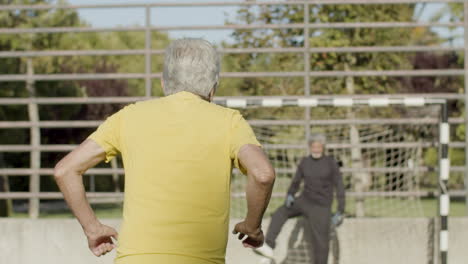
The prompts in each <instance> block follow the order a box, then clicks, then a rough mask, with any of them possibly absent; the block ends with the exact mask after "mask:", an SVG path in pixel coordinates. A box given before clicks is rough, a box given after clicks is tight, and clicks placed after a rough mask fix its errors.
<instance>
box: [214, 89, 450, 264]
mask: <svg viewBox="0 0 468 264" xmlns="http://www.w3.org/2000/svg"><path fill="white" fill-rule="evenodd" d="M217 103H219V104H222V105H226V106H228V107H232V108H238V109H239V110H240V111H241V112H243V114H244V116H246V118H247V119H248V120H249V121H250V123H251V125H252V127H253V129H254V131H255V133H256V136H257V138H258V139H259V141H260V142H261V143H262V144H263V146H264V149H265V151H266V152H267V154H268V156H269V158H270V160H271V161H272V163H273V165H274V167H275V169H276V172H277V181H276V184H275V190H274V193H273V196H272V199H271V203H270V206H269V208H268V210H267V213H266V214H265V216H266V218H269V216H270V214H271V213H272V212H273V211H274V210H276V209H277V208H278V207H279V206H281V205H282V204H283V202H284V198H285V195H286V192H287V189H288V187H289V184H290V182H291V178H292V176H293V175H294V173H295V170H296V166H297V164H298V162H299V160H300V159H301V158H302V157H303V156H305V155H307V154H308V147H307V143H306V142H307V138H308V136H309V135H310V134H311V133H315V132H320V133H323V134H325V135H326V136H327V145H326V154H328V155H332V156H334V158H335V159H337V160H338V161H339V163H340V166H341V172H342V175H343V179H344V183H345V187H346V194H347V195H346V216H347V217H346V219H345V222H344V224H343V225H342V226H341V227H340V228H338V229H335V230H331V238H332V239H331V249H330V258H329V263H345V264H346V263H360V264H364V263H432V261H433V259H434V258H435V257H440V258H441V263H446V262H447V251H448V231H447V230H448V229H447V225H448V223H447V216H448V213H449V196H448V191H447V181H448V178H449V170H450V168H449V166H450V162H449V158H448V143H449V134H450V133H449V125H448V113H447V105H446V101H445V100H442V99H431V98H418V97H412V96H409V97H395V96H392V97H377V96H376V97H367V98H363V99H362V98H359V99H356V98H351V97H330V98H324V97H321V98H313V97H302V98H301V97H297V98H276V97H268V98H260V99H236V98H233V99H224V100H220V101H217ZM305 108H309V109H310V116H307V117H306V118H305V119H304V109H305ZM307 112H308V111H307ZM285 120H287V121H285ZM245 183H246V181H245V177H241V176H240V175H238V172H234V176H233V179H232V182H231V190H232V200H231V208H232V210H231V218H241V217H243V216H244V215H245V212H246V202H245V197H244V190H245ZM431 196H432V197H433V198H430V197H431ZM434 197H437V198H438V199H435V198H434ZM334 208H335V206H334V207H333V209H334ZM436 208H437V209H436ZM436 216H437V217H436ZM291 221H295V225H294V228H293V230H292V231H290V232H289V238H288V240H287V241H286V242H285V243H284V246H283V247H284V248H283V252H284V254H282V256H280V257H279V259H278V260H277V263H283V264H293V263H310V260H309V259H310V253H309V252H308V250H307V248H308V247H307V245H306V243H307V241H306V240H305V239H304V235H305V234H304V224H303V223H304V222H303V221H301V219H300V218H299V219H295V220H291Z"/></svg>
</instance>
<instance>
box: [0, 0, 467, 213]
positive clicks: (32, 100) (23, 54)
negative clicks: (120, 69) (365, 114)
mask: <svg viewBox="0 0 468 264" xmlns="http://www.w3.org/2000/svg"><path fill="white" fill-rule="evenodd" d="M423 2H425V3H465V13H466V12H467V11H466V10H467V7H466V6H467V4H466V2H465V1H463V0H386V1H384V0H372V1H371V0H315V1H314V0H312V1H264V2H255V1H248V2H245V1H236V2H227V1H226V2H224V1H217V2H193V3H177V2H167V3H152V4H110V5H108V4H96V5H0V12H2V11H9V10H10V11H11V10H44V9H57V8H59V9H100V8H106V9H107V8H142V9H144V11H145V20H144V21H145V24H144V26H132V27H112V28H92V27H86V28H81V27H56V28H0V34H37V33H62V32H67V33H68V32H69V33H72V32H75V33H80V32H110V31H140V32H145V48H144V49H137V50H51V51H29V50H25V51H1V52H0V58H26V59H27V60H28V61H29V63H31V64H32V60H33V59H34V58H37V57H45V56H106V55H141V56H144V58H145V67H144V72H142V73H105V74H95V73H94V74H93V73H91V74H35V73H34V72H33V71H29V72H28V73H27V74H6V75H0V85H1V83H2V82H11V81H18V82H27V83H29V84H30V85H32V87H33V86H34V83H35V82H38V81H50V80H55V81H60V80H109V79H113V80H114V79H143V80H145V95H144V96H142V97H99V98H77V97H72V98H39V97H35V96H34V95H32V96H31V97H29V98H0V105H13V104H24V105H28V106H29V109H30V112H29V113H30V117H31V121H1V122H0V128H2V129H5V128H30V129H31V132H32V133H33V134H36V135H39V132H40V129H41V128H45V127H96V126H97V125H99V124H100V121H40V120H39V119H38V113H37V109H36V110H34V109H35V108H37V106H38V105H45V104H95V103H131V102H135V101H138V100H146V99H149V98H154V97H153V96H152V94H151V88H152V87H151V80H152V79H158V78H161V73H157V72H152V70H151V56H152V55H155V54H163V53H164V50H160V49H158V50H156V49H152V47H151V35H152V32H153V31H171V30H226V29H229V30H233V29H250V30H256V29H303V31H304V40H305V41H304V46H303V47H284V48H242V49H234V48H231V49H229V48H224V49H223V48H222V49H220V52H221V53H224V54H241V53H296V54H303V55H304V69H303V71H291V72H223V73H222V74H221V76H222V77H224V78H246V77H258V78H261V77H299V78H303V79H304V83H305V88H304V96H310V78H311V77H347V76H352V77H357V76H465V82H468V81H466V80H467V79H468V78H466V76H468V66H467V65H465V67H464V69H441V70H386V71H378V70H366V71H311V69H310V66H309V65H310V63H309V62H310V55H311V54H314V53H328V52H338V53H344V52H352V53H358V52H436V51H457V52H461V51H464V52H465V58H466V57H467V54H468V52H467V49H468V48H467V45H465V47H447V46H391V47H383V46H374V47H310V43H309V37H308V36H309V35H310V34H309V33H310V30H311V29H318V28H320V29H331V28H410V27H464V28H465V32H467V31H468V22H467V20H466V19H465V21H464V22H448V23H440V22H360V23H310V22H309V21H310V13H309V7H310V6H312V5H316V4H408V3H423ZM246 5H258V6H266V5H295V6H302V7H303V8H304V10H306V12H305V13H304V21H303V23H295V24H250V25H241V24H239V25H204V26H154V25H152V24H151V10H152V9H154V8H163V7H189V6H206V7H208V6H209V7H212V6H246ZM465 17H466V15H465ZM467 35H468V34H465V43H467V42H468V41H467ZM467 61H468V59H465V64H466V63H467ZM465 87H468V83H465ZM391 96H398V95H390V97H391ZM406 96H410V95H406ZM418 96H423V97H426V98H431V97H432V98H442V99H447V100H463V99H464V98H460V96H459V95H456V94H424V95H418ZM367 97H369V96H366V95H361V96H353V98H356V99H362V98H367ZM373 97H375V96H373ZM236 98H245V97H236ZM256 98H264V97H256ZM282 98H285V99H288V98H297V96H288V97H282ZM311 98H321V97H320V96H314V97H311ZM216 100H218V101H222V100H225V98H221V97H218V98H216ZM467 111H468V110H467ZM467 116H468V115H467ZM351 121H352V122H355V123H359V122H360V123H366V122H371V123H378V122H404V120H400V121H397V120H394V121H391V120H385V121H382V120H371V121H369V120H367V121H366V120H349V122H351ZM407 121H408V120H407ZM414 121H415V122H425V121H426V120H418V121H416V120H414ZM320 122H328V123H329V124H332V123H333V122H334V121H333V120H331V121H330V120H327V121H320V120H310V107H306V111H305V117H304V120H252V121H251V123H252V124H262V125H268V124H276V125H281V124H284V125H287V124H296V125H301V124H302V125H304V127H305V131H306V132H305V133H306V134H305V137H306V138H307V137H308V136H309V134H310V131H309V127H310V124H318V123H320ZM336 122H341V123H344V122H346V121H338V120H336ZM435 122H437V121H436V120H434V119H432V120H427V124H434V123H435ZM450 123H451V124H461V123H466V121H465V119H462V118H453V119H451V120H450ZM467 133H468V132H467ZM467 140H468V137H467ZM466 143H467V142H453V143H451V144H450V146H451V147H456V148H464V147H465V146H466ZM409 144H410V143H409ZM424 144H426V145H427V144H431V143H424ZM73 147H74V145H52V146H49V145H42V144H41V143H40V142H39V141H38V140H36V141H35V142H32V143H31V145H14V146H10V145H3V146H0V151H5V152H7V151H8V152H10V151H13V152H17V151H31V153H34V156H33V159H32V160H31V162H32V165H31V166H32V167H31V169H27V170H26V169H0V174H8V175H19V174H22V175H31V178H32V179H35V180H34V181H32V182H31V183H32V187H31V190H32V191H33V190H36V191H37V190H38V186H39V180H38V179H39V175H40V174H44V173H45V174H50V170H48V169H43V168H40V166H38V162H37V160H40V153H41V152H42V151H70V150H72V149H73ZM288 147H291V146H288ZM296 147H299V146H296ZM341 147H343V146H341ZM347 147H365V146H364V145H363V146H361V145H359V146H356V145H352V146H351V145H350V146H347ZM467 155H468V154H467ZM34 164H35V165H34ZM101 170H102V171H101ZM452 170H462V167H453V168H452ZM109 172H112V173H114V172H115V170H111V171H109V170H106V169H96V171H94V170H90V173H94V174H101V173H102V174H105V173H109ZM120 172H121V171H120ZM467 179H468V178H467ZM36 191H33V193H39V192H36ZM3 195H4V194H0V198H1V197H6V196H3ZM90 195H93V194H90ZM28 198H31V201H35V202H36V203H37V202H38V198H39V197H33V196H28ZM38 210H39V209H38V206H37V207H36V208H34V207H33V208H32V209H31V211H30V215H31V217H33V218H34V217H37V216H38Z"/></svg>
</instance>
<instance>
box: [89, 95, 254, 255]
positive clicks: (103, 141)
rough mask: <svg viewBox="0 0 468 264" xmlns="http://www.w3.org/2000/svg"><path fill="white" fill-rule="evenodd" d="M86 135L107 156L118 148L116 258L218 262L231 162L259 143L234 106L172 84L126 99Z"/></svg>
mask: <svg viewBox="0 0 468 264" xmlns="http://www.w3.org/2000/svg"><path fill="white" fill-rule="evenodd" d="M88 138H91V139H93V140H94V141H96V142H97V143H98V144H99V145H100V146H101V147H102V148H103V149H104V150H105V152H106V159H105V162H106V163H108V162H109V161H110V160H111V159H112V158H113V157H115V156H116V155H117V154H119V153H120V154H121V155H122V160H123V166H124V170H125V194H124V195H125V198H124V208H123V221H122V226H121V229H120V232H119V243H118V244H119V245H118V247H117V258H116V260H115V263H119V264H124V263H125V264H129V263H132V264H133V263H135V264H144V263H165V264H190V263H194V264H195V263H197V264H198V263H200V264H204V263H224V262H225V253H226V245H227V236H228V232H229V230H228V224H229V203H230V176H231V169H232V164H234V165H235V166H236V167H237V168H239V163H238V160H237V154H238V152H239V149H240V148H241V147H242V146H243V145H245V144H254V145H258V146H260V144H259V142H258V141H257V139H256V138H255V135H254V133H253V131H252V128H251V127H250V126H249V124H248V123H247V122H246V121H245V119H244V118H243V117H242V115H241V114H240V113H239V111H237V110H232V109H229V108H225V107H221V106H218V105H215V104H213V103H209V102H207V101H205V100H203V99H201V98H200V97H198V96H196V95H194V94H192V93H189V92H179V93H176V94H173V95H170V96H166V97H163V98H159V99H152V100H147V101H139V102H136V103H133V104H129V105H127V106H125V107H124V108H122V109H121V110H119V111H118V112H116V113H114V114H113V115H111V116H109V117H108V118H107V119H106V120H105V122H103V123H102V124H101V125H100V126H99V127H98V128H97V129H96V131H94V132H93V133H92V134H91V135H89V137H88ZM239 169H240V170H241V171H242V172H243V173H244V174H245V173H246V172H245V169H244V168H239Z"/></svg>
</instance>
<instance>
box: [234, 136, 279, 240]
mask: <svg viewBox="0 0 468 264" xmlns="http://www.w3.org/2000/svg"><path fill="white" fill-rule="evenodd" d="M238 159H239V162H240V165H241V166H242V167H244V168H245V169H246V170H247V178H248V179H247V189H246V193H247V208H248V211H247V216H246V218H245V221H244V222H242V223H239V224H238V225H237V226H236V228H235V230H234V233H235V234H236V233H241V234H240V235H239V239H242V238H243V236H244V235H247V236H248V238H247V239H246V240H244V241H243V244H244V246H245V247H259V246H261V245H262V244H263V240H264V238H263V231H262V230H261V224H262V218H263V214H264V213H265V210H266V208H267V206H268V203H269V202H270V197H271V192H272V190H273V185H274V182H275V177H276V176H275V170H274V169H273V166H272V165H271V164H270V162H269V160H268V157H267V156H266V155H265V153H264V152H263V150H262V149H261V148H260V147H258V146H255V145H250V144H249V145H244V146H242V148H241V149H240V150H239V154H238Z"/></svg>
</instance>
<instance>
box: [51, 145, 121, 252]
mask: <svg viewBox="0 0 468 264" xmlns="http://www.w3.org/2000/svg"><path fill="white" fill-rule="evenodd" d="M104 158H105V151H104V150H103V149H102V148H101V146H99V145H98V144H97V143H96V142H94V141H93V140H91V139H87V140H85V141H84V142H83V143H81V144H80V145H79V146H78V147H77V148H76V149H74V150H73V151H72V152H70V153H68V154H67V155H66V156H65V157H64V158H63V159H61V160H60V161H59V162H58V163H57V164H56V165H55V168H54V177H55V180H56V182H57V185H58V186H59V188H60V191H61V192H62V193H63V196H64V198H65V201H66V202H67V204H68V206H69V207H70V209H71V211H72V212H73V214H74V215H75V216H76V218H77V219H78V221H79V222H80V224H81V226H82V228H83V231H84V232H85V234H86V236H87V237H88V242H89V247H90V249H91V250H92V252H93V253H94V254H95V255H96V256H100V255H103V254H105V253H107V252H108V251H111V250H112V249H113V248H114V245H112V240H111V239H110V237H108V238H107V239H106V238H105V237H106V236H107V234H109V235H110V236H113V237H117V232H116V231H115V230H113V229H112V228H110V227H107V226H104V225H102V224H101V223H100V222H99V220H98V219H97V217H96V215H95V214H94V212H93V209H92V208H91V206H90V205H89V202H88V200H87V199H86V193H85V188H84V185H83V177H82V175H83V173H84V172H85V171H86V170H88V169H89V168H91V167H94V166H95V165H96V164H98V163H99V162H101V161H102V160H104ZM114 233H115V234H114ZM99 239H101V242H99V243H98V242H97V241H98V240H99Z"/></svg>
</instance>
